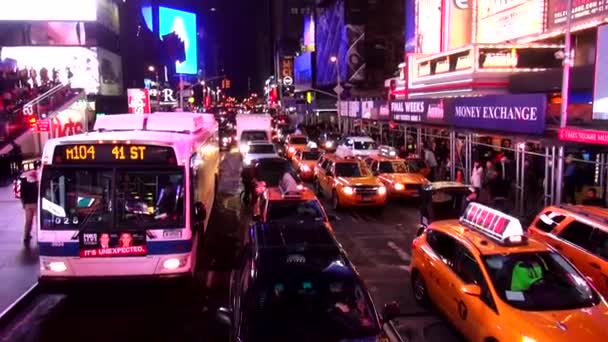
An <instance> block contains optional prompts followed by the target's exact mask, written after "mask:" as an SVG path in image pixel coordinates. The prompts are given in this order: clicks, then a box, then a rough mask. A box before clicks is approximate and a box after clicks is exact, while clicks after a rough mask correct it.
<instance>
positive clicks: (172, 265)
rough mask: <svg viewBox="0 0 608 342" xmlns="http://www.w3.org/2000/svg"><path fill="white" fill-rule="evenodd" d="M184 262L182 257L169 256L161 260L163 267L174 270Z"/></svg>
mask: <svg viewBox="0 0 608 342" xmlns="http://www.w3.org/2000/svg"><path fill="white" fill-rule="evenodd" d="M185 264H186V261H185V260H184V259H178V258H171V259H167V260H165V261H164V262H163V268H164V269H167V270H174V269H176V268H179V267H182V266H184V265H185Z"/></svg>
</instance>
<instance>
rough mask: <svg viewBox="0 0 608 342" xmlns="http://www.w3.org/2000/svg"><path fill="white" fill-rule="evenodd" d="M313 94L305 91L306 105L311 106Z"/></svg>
mask: <svg viewBox="0 0 608 342" xmlns="http://www.w3.org/2000/svg"><path fill="white" fill-rule="evenodd" d="M314 96H315V95H314V93H313V92H312V91H307V92H306V103H308V104H312V101H313V100H314V98H315V97H314Z"/></svg>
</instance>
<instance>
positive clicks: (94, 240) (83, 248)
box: [80, 232, 148, 258]
mask: <svg viewBox="0 0 608 342" xmlns="http://www.w3.org/2000/svg"><path fill="white" fill-rule="evenodd" d="M147 253H148V249H147V245H146V234H145V233H143V232H120V233H114V232H103V233H88V232H84V233H82V235H81V239H80V257H82V258H87V257H91V258H99V257H121V256H144V255H146V254H147Z"/></svg>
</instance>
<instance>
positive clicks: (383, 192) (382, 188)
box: [378, 186, 386, 195]
mask: <svg viewBox="0 0 608 342" xmlns="http://www.w3.org/2000/svg"><path fill="white" fill-rule="evenodd" d="M384 194H386V187H384V186H381V187H379V188H378V195H384Z"/></svg>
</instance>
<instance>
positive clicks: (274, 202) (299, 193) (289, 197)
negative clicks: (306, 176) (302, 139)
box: [254, 173, 333, 230]
mask: <svg viewBox="0 0 608 342" xmlns="http://www.w3.org/2000/svg"><path fill="white" fill-rule="evenodd" d="M331 218H333V216H331V217H330V216H328V215H327V213H326V212H325V209H324V208H323V205H322V204H321V202H320V201H319V199H318V198H317V196H315V194H314V193H313V192H312V190H310V189H308V188H307V187H305V186H304V185H302V184H298V182H297V180H296V179H294V178H293V177H292V176H291V175H290V174H288V173H286V174H285V175H283V179H282V180H281V182H280V184H279V186H278V187H271V188H266V189H265V191H264V193H263V194H262V196H261V197H260V200H259V201H258V205H257V206H256V208H255V210H254V219H255V220H256V221H260V222H271V221H281V220H289V221H300V222H305V221H308V222H325V223H326V224H327V227H328V229H330V230H331V229H332V228H331V226H330V224H329V221H330V219H331Z"/></svg>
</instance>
